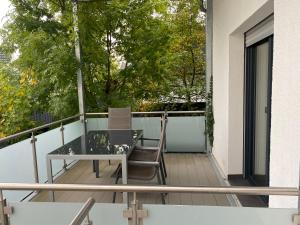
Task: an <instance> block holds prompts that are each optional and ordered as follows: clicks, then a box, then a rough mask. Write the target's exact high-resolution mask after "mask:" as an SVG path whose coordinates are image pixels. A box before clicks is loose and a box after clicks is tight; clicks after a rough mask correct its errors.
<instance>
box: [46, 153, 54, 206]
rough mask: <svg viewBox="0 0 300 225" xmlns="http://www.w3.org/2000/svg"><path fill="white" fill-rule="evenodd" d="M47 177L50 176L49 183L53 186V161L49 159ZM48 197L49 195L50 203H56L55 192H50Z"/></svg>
mask: <svg viewBox="0 0 300 225" xmlns="http://www.w3.org/2000/svg"><path fill="white" fill-rule="evenodd" d="M47 176H48V183H49V184H52V183H53V176H52V161H51V159H49V158H47ZM48 195H49V201H51V202H54V201H55V198H54V192H53V191H49V192H48Z"/></svg>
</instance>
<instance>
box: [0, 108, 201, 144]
mask: <svg viewBox="0 0 300 225" xmlns="http://www.w3.org/2000/svg"><path fill="white" fill-rule="evenodd" d="M164 113H167V114H194V113H198V114H202V113H203V114H204V113H205V111H154V112H132V114H133V115H155V114H156V115H162V114H164ZM81 115H82V114H76V115H74V116H71V117H67V118H65V119H61V120H57V121H55V122H52V123H47V124H44V125H42V126H39V127H35V128H32V129H29V130H25V131H22V132H19V133H16V134H12V135H10V136H7V137H4V138H1V139H0V144H1V143H4V142H6V141H9V140H12V139H15V138H17V137H20V136H23V135H26V134H30V133H32V132H36V131H38V130H41V129H44V128H47V127H50V126H53V125H57V124H60V123H63V122H66V121H69V120H72V119H75V118H77V117H80V116H81ZM85 115H87V116H96V115H108V113H107V112H104V113H85Z"/></svg>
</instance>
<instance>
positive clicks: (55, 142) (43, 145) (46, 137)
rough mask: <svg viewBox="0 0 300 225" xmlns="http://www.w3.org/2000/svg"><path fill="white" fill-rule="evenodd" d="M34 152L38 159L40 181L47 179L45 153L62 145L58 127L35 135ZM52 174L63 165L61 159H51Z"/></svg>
mask: <svg viewBox="0 0 300 225" xmlns="http://www.w3.org/2000/svg"><path fill="white" fill-rule="evenodd" d="M36 139H37V142H36V154H37V160H38V169H39V178H40V183H44V182H46V181H47V169H46V168H47V167H46V156H47V153H49V152H51V151H53V150H55V149H57V148H59V147H60V146H62V138H61V132H60V128H56V129H54V130H50V131H48V132H46V133H43V134H40V135H38V136H36ZM52 164H53V174H56V173H57V172H58V171H60V170H61V169H62V167H63V162H62V161H61V160H54V161H53V163H52Z"/></svg>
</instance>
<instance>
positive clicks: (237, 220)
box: [143, 205, 297, 225]
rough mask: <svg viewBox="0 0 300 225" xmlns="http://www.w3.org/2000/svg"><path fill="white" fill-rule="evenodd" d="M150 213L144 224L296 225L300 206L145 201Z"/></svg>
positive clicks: (145, 206) (145, 207)
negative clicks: (253, 206) (154, 203)
mask: <svg viewBox="0 0 300 225" xmlns="http://www.w3.org/2000/svg"><path fill="white" fill-rule="evenodd" d="M143 208H144V209H148V212H149V217H148V218H146V219H144V221H143V225H153V224H155V225H170V224H172V225H182V224H185V225H190V224H191V225H192V224H198V225H202V224H203V225H220V224H222V225H283V224H284V225H294V223H293V221H292V216H293V214H296V213H297V209H269V208H245V207H238V208H237V207H221V206H175V205H168V206H166V205H165V206H162V205H144V206H143Z"/></svg>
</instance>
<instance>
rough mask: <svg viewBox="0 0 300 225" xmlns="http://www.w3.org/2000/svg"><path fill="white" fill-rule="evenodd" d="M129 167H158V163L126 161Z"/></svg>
mask: <svg viewBox="0 0 300 225" xmlns="http://www.w3.org/2000/svg"><path fill="white" fill-rule="evenodd" d="M128 164H131V165H142V166H159V162H148V161H128Z"/></svg>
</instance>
